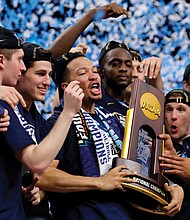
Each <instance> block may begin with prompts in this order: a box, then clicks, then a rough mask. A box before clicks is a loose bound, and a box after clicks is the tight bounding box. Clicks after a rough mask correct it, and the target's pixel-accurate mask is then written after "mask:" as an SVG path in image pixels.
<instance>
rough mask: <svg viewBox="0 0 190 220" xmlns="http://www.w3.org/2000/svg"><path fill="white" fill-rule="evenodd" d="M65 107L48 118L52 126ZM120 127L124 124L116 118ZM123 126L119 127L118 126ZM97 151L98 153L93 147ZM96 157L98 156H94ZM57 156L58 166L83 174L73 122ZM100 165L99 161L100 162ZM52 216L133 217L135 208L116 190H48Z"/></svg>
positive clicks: (83, 219)
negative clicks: (118, 194) (70, 191)
mask: <svg viewBox="0 0 190 220" xmlns="http://www.w3.org/2000/svg"><path fill="white" fill-rule="evenodd" d="M61 111H62V107H61V106H59V107H57V108H56V110H55V114H54V115H53V116H52V117H51V118H50V119H49V129H51V126H52V125H53V124H54V123H55V121H56V120H57V117H58V115H59V114H60V112H61ZM115 120H116V121H115V124H114V125H115V126H116V124H118V130H119V129H120V128H121V129H123V127H122V126H121V124H120V122H117V119H115ZM119 127H120V128H119ZM92 152H94V154H96V151H95V147H94V151H92ZM95 157H96V156H95ZM57 159H58V160H60V162H59V164H58V167H57V168H58V169H60V170H63V171H65V172H68V173H70V174H73V175H80V176H83V171H82V165H81V160H80V151H79V146H78V139H77V135H76V131H75V127H74V125H73V124H72V125H71V127H70V129H69V133H68V135H67V137H66V140H65V142H64V145H63V147H62V148H61V150H60V152H59V154H58V156H57ZM97 166H98V162H97ZM49 199H50V202H51V210H52V214H53V219H60V216H61V219H64V220H71V219H72V220H73V219H75V220H89V219H90V220H102V219H105V220H108V219H109V220H115V219H120V220H131V219H132V218H131V215H132V212H133V211H131V209H133V208H132V207H131V206H130V205H129V204H127V203H126V202H124V201H122V200H121V199H120V198H118V197H117V195H116V194H115V193H114V192H113V191H107V192H105V191H95V190H94V191H85V192H74V193H55V192H51V193H49Z"/></svg>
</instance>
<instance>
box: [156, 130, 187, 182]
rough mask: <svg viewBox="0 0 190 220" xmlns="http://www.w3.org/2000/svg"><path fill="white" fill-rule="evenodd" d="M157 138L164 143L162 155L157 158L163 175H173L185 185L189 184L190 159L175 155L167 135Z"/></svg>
mask: <svg viewBox="0 0 190 220" xmlns="http://www.w3.org/2000/svg"><path fill="white" fill-rule="evenodd" d="M159 137H160V138H162V139H163V140H164V141H165V146H164V154H163V155H162V156H161V157H159V160H160V161H161V163H160V166H161V167H162V168H163V169H164V172H165V173H167V174H175V175H177V176H178V177H179V178H181V179H182V180H183V181H184V182H185V183H187V184H190V168H189V167H190V158H183V157H179V156H178V155H177V153H176V150H175V148H174V147H173V144H172V140H171V137H170V135H169V134H161V135H159Z"/></svg>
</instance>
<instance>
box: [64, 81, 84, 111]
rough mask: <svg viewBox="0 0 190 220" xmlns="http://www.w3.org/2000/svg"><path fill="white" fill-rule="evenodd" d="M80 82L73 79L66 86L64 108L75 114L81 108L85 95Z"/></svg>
mask: <svg viewBox="0 0 190 220" xmlns="http://www.w3.org/2000/svg"><path fill="white" fill-rule="evenodd" d="M79 84H80V83H79V82H78V81H72V82H70V83H69V84H68V85H67V86H66V88H65V91H64V110H65V111H68V112H70V113H71V114H73V115H74V114H76V113H77V112H78V111H79V110H80V108H81V105H82V100H83V97H84V93H83V90H82V89H81V88H80V85H79Z"/></svg>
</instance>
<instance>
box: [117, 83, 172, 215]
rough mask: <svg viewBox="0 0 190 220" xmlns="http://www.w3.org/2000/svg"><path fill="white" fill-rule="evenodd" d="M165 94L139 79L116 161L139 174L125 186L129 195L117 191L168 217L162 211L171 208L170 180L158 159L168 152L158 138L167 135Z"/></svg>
mask: <svg viewBox="0 0 190 220" xmlns="http://www.w3.org/2000/svg"><path fill="white" fill-rule="evenodd" d="M163 124H164V93H163V92H162V91H160V90H158V89H156V88H155V87H153V86H151V85H149V84H147V83H145V82H143V81H142V80H139V79H135V80H134V82H133V85H132V92H131V99H130V104H129V110H128V111H127V115H126V126H125V132H124V138H123V146H122V152H121V157H120V158H114V161H113V167H115V166H118V165H126V166H128V167H129V169H130V170H133V171H136V172H137V173H136V174H135V175H134V176H133V177H132V178H133V179H134V180H136V182H135V183H123V187H124V188H125V190H126V192H125V193H124V192H119V191H116V192H117V193H118V194H119V195H120V196H121V197H122V198H123V199H125V200H127V201H128V202H130V203H131V204H132V205H133V206H134V207H136V208H138V209H141V210H144V211H146V212H151V213H155V214H161V215H164V214H165V213H164V212H163V211H161V210H160V209H158V208H157V207H158V206H160V205H167V204H168V203H169V201H170V195H169V193H168V192H166V191H165V190H164V183H166V182H167V183H168V180H167V178H165V177H164V176H163V175H162V173H163V172H162V168H161V167H160V165H159V161H158V157H159V156H161V155H162V153H163V150H164V145H163V141H162V140H160V139H158V138H157V137H158V135H159V134H161V133H163V130H164V129H163V128H164V127H163Z"/></svg>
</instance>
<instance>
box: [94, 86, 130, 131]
mask: <svg viewBox="0 0 190 220" xmlns="http://www.w3.org/2000/svg"><path fill="white" fill-rule="evenodd" d="M96 104H97V105H99V106H102V107H103V108H104V109H106V110H107V111H108V112H110V113H112V115H114V116H116V117H117V119H118V120H119V121H120V122H121V124H122V125H123V126H124V127H125V119H126V114H127V110H128V109H129V107H128V105H127V104H126V103H124V102H122V101H119V100H116V99H115V98H112V97H111V96H109V95H108V94H107V93H106V91H105V89H104V87H102V99H101V100H99V101H97V102H96Z"/></svg>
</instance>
